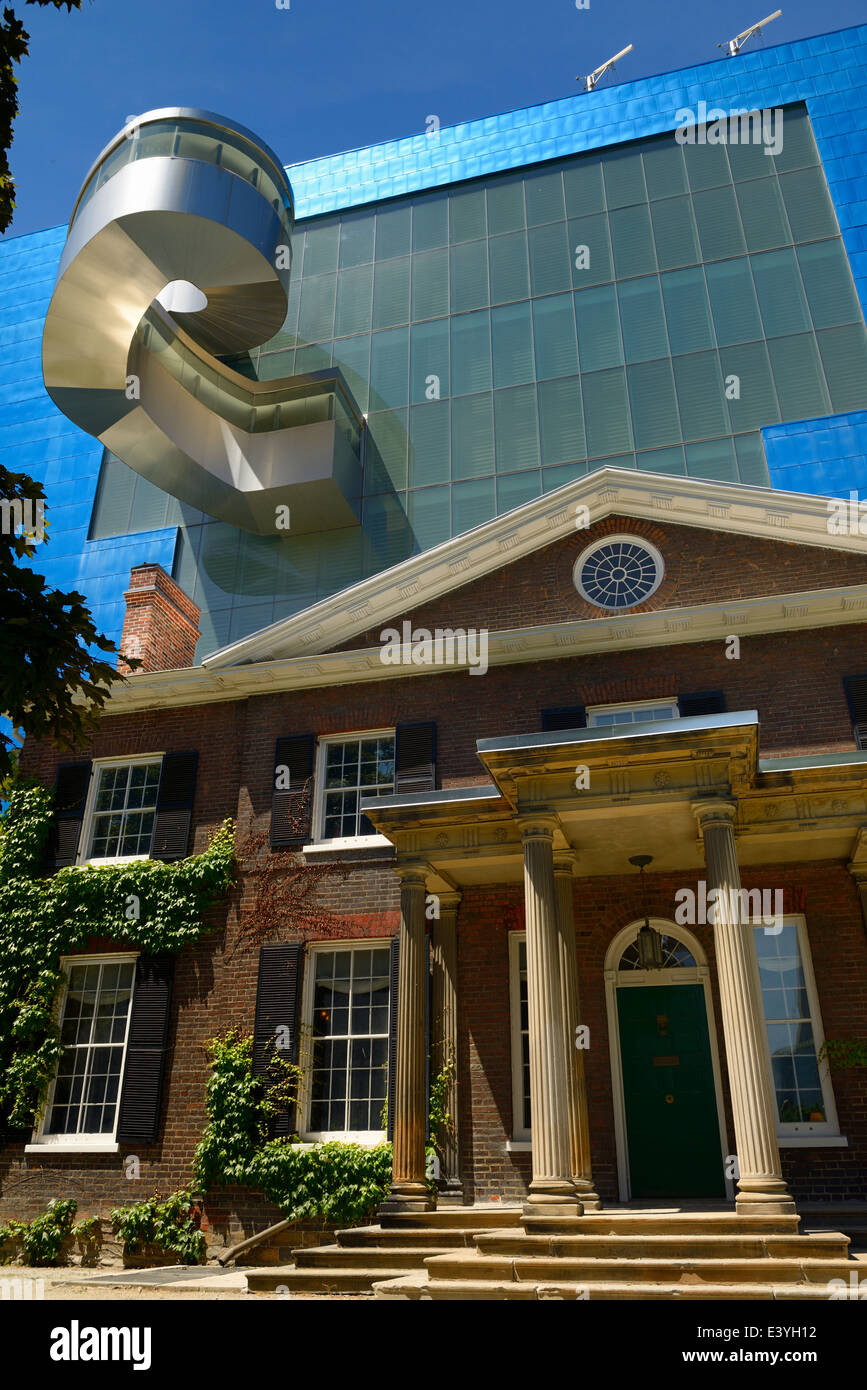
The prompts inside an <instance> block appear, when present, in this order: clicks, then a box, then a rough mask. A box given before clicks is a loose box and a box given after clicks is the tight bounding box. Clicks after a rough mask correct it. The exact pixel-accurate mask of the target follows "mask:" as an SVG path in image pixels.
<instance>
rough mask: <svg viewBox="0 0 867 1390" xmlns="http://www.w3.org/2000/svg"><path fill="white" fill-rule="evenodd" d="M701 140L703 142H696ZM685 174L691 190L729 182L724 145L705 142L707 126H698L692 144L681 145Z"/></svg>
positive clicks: (714, 186) (729, 176)
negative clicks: (694, 140) (694, 141)
mask: <svg viewBox="0 0 867 1390" xmlns="http://www.w3.org/2000/svg"><path fill="white" fill-rule="evenodd" d="M701 140H703V143H701V144H699V143H698V142H699V141H701ZM681 149H682V150H683V157H684V162H685V164H686V176H687V178H688V179H689V186H690V188H691V189H692V190H693V192H695V191H696V189H700V188H717V187H719V185H720V184H726V183H731V174H730V173H729V162H728V160H727V158H726V152H725V146H724V145H709V144H707V126H699V127H698V129H697V131H696V143H695V144H694V145H682V146H681Z"/></svg>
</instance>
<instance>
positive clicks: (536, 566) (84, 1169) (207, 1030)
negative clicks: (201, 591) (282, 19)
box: [0, 519, 867, 1229]
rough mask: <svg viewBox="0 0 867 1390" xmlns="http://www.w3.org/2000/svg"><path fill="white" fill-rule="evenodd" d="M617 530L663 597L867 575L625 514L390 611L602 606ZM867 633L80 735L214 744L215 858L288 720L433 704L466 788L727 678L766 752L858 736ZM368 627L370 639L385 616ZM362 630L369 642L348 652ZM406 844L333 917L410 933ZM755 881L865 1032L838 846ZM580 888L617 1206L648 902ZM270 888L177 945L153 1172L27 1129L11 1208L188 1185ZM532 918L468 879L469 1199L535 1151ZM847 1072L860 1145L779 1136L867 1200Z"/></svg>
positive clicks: (464, 978) (616, 891) (379, 932)
mask: <svg viewBox="0 0 867 1390" xmlns="http://www.w3.org/2000/svg"><path fill="white" fill-rule="evenodd" d="M614 530H628V531H631V532H634V533H636V534H640V535H644V536H646V537H647V538H648V539H651V540H653V541H654V543H655V544H657V545H658V546H659V547H660V548H661V549H662V550H663V551H664V553H665V556H666V563H667V578H666V580H665V581H664V583H663V585H662V586H661V588H660V589H659V591H658V592H657V594H656V595H654V597H653V598H652V599H651V601H650V604H649V605H648V606H649V607H659V606H673V607H680V606H683V605H686V604H692V603H700V602H705V601H711V600H719V599H722V598H725V597H730V598H732V599H734V598H737V597H745V596H756V595H762V594H769V593H784V592H792V591H796V590H799V589H822V588H833V587H845V586H846V585H848V584H856V583H861V582H865V581H867V557H864V556H854V555H840V554H838V553H833V552H826V551H823V550H820V549H818V548H811V547H807V546H790V545H786V544H784V543H782V542H775V541H756V540H752V539H746V538H739V537H732V536H729V535H726V536H723V535H719V534H715V533H713V532H711V531H702V530H699V529H694V528H684V527H676V528H675V527H670V526H658V525H655V524H651V523H648V522H638V521H630V520H622V519H621V520H617V519H614V520H612V521H610V522H605V523H603V524H602V525H601V526H597V527H595V528H593V530H592V531H590V532H583V533H578V534H576V536H575V537H574V538H570V539H569V540H568V541H562V542H558V543H556V544H555V545H552V546H548V547H546V548H545V549H543V550H541V551H539V552H537V553H536V554H535V555H533V556H530V557H527V558H525V559H523V560H519V561H517V562H515V563H514V564H512V565H511V566H509V567H508V569H507V570H504V571H500V572H498V573H497V574H495V575H493V576H490V577H489V578H488V579H485V580H479V581H477V582H475V583H473V584H470V585H466V586H465V587H464V588H463V589H458V590H456V591H455V592H454V593H453V594H452V595H450V596H449V597H448V598H443V599H439V600H437V601H436V602H434V603H431V604H428V605H425V606H423V607H420V608H419V609H417V610H416V611H414V612H412V613H410V614H406V615H400V616H395V618H394V619H392V620H391V621H393V622H394V623H396V624H399V622H400V621H401V620H402V617H403V616H406V617H409V618H411V620H412V622H413V623H414V625H421V626H427V627H434V626H437V625H448V626H451V627H457V626H462V625H463V626H474V627H480V626H488V627H489V628H491V629H496V628H504V627H512V626H518V625H524V624H530V623H534V622H536V623H545V624H547V623H551V622H554V621H562V620H568V619H575V618H582V617H586V616H589V613H588V611H586V609H587V606H586V605H585V604H584V603H583V600H581V599H580V598H579V596H578V595H577V593H576V591H575V589H574V586H573V585H572V581H571V570H572V565H573V564H574V560H575V558H576V557H577V555H578V553H579V552H580V550H581V549H582V548H583V546H584V545H586V544H587V543H588V542H589V541H590V540H592V539H595V538H596V537H597V536H598V535H599V534H601V533H605V532H607V531H614ZM166 580H167V576H165V575H164V574H163V573H162V571H159V569H158V567H153V566H151V567H142V568H140V569H139V570H137V571H134V572H133V580H132V585H131V589H130V592H129V594H128V600H129V603H130V610H129V617H128V625H126V626H125V628H124V636H125V639H126V637H127V633H128V632H129V633H130V634H133V633H135V634H137V635H138V636H139V637H140V638H141V641H142V644H143V648H142V649H143V651H145V652H146V653H147V656H146V659H147V662H148V669H152V670H156V669H166V668H169V667H172V666H175V665H184V664H189V662H190V661H191V659H192V648H191V647H190V643H191V642H192V643H193V645H194V642H195V635H194V634H195V624H196V621H197V611H196V610H195V607H194V605H192V604H191V603H190V602H189V600H186V599H185V598H184V596H183V595H182V594H181V593H180V590H177V586H175V585H173V582H172V581H170V580H169V581H168V585H170V586H171V588H169V587H167V584H166V582H165V581H166ZM175 591H176V592H175ZM145 595H147V597H146V598H145ZM178 595H180V598H178ZM181 599H184V602H183V603H182V602H181V601H180V600H181ZM170 610H171V611H170ZM592 611H593V615H594V616H598V614H597V613H596V612H595V610H592ZM194 615H195V616H194ZM167 632H168V634H169V635H168V637H166V633H167ZM865 637H867V625H862V624H858V625H849V626H841V627H828V628H825V629H821V630H807V631H798V632H783V633H778V634H772V635H767V636H761V637H746V638H744V639H743V640H742V643H741V653H740V658H739V659H738V660H729V659H727V657H726V649H725V644H724V643H723V642H717V643H712V642H705V643H700V644H682V645H674V646H666V647H657V648H654V649H649V650H641V651H617V650H612V651H610V652H605V653H600V654H597V655H590V656H584V657H565V658H562V659H560V660H556V661H548V662H544V663H541V662H531V663H518V664H515V665H512V666H496V667H492V668H491V669H490V670H489V671H488V673H487V675H486V676H485V678H484V680H483V681H482V680H481V679H473V678H472V677H470V676H468V675H467V673H465V672H464V673H457V672H449V671H444V672H442V673H441V674H433V675H431V674H424V675H413V676H412V677H411V678H405V679H391V680H383V681H377V682H370V683H364V684H359V685H356V686H354V687H353V686H342V687H338V688H316V689H307V690H289V691H282V692H274V693H267V694H262V695H257V696H253V697H250V698H248V699H243V700H224V701H221V702H215V703H211V704H206V705H202V706H194V707H178V708H165V709H162V710H153V711H149V712H147V711H146V712H144V713H141V712H139V713H135V714H134V715H131V714H124V713H118V714H111V713H110V712H109V713H108V714H107V715H106V716H104V717H103V720H102V724H101V727H100V729H99V731H98V733H97V734H96V736H95V738H94V740H93V743H92V746H91V748H90V749H89V750H87V751H88V755H89V756H93V757H122V756H127V755H133V754H142V753H147V752H151V751H153V750H155V749H160V750H162V751H164V752H172V751H183V750H189V749H197V750H198V753H199V764H198V778H197V783H196V793H195V802H194V808H193V833H192V837H191V844H190V849H191V851H201V850H202V849H203V848H204V847H205V845H206V844H207V842H208V840H209V838H210V836H211V835H212V834H213V832H214V831H215V830H216V828H217V827H218V826H219V825H220V823H221V822H222V821H223V820H224V818H225V817H227V816H231V817H233V818H234V819H235V820H236V822H237V828H238V843H239V844H242V843H243V842H244V840H245V838H246V837H247V836H248V835H249V834H250V833H255V832H261V831H264V830H267V828H268V824H269V815H270V804H271V791H272V776H273V765H274V748H275V741H276V739H277V738H278V737H282V736H286V735H290V734H299V733H312V734H315V735H317V736H321V735H325V734H330V733H341V732H349V731H356V730H358V731H360V730H365V729H373V728H389V727H394V726H397V725H399V724H402V723H404V722H412V721H427V720H433V721H435V722H436V724H437V730H438V736H437V773H438V785H440V786H441V787H443V788H450V787H460V786H462V785H472V784H477V783H480V782H484V781H486V780H487V775H486V773H485V772H484V769H483V768H482V767H481V766H480V764H479V761H478V758H477V756H476V750H475V745H476V740H477V739H480V738H485V737H493V736H495V735H503V734H523V733H533V732H538V730H539V729H540V726H541V720H540V712H541V710H542V709H543V708H544V707H548V706H571V705H576V704H584V705H591V704H594V703H610V702H620V701H626V700H636V701H637V700H646V699H651V698H655V697H666V696H667V697H672V696H675V695H677V694H678V693H682V692H684V691H703V690H722V691H723V692H724V694H725V699H726V706H727V708H728V709H729V710H731V711H735V710H745V709H757V710H758V712H759V716H760V722H761V736H760V738H761V752H762V755H763V756H768V755H772V754H795V753H799V754H805V753H819V752H845V751H851V750H852V749H853V747H854V742H853V733H852V725H851V719H850V715H849V711H848V708H847V704H846V699H845V695H844V688H843V678H844V676H846V675H849V674H852V673H854V672H858V671H860V670H862V669H863V666H864V655H863V654H864V644H865ZM369 640H370V642H371V643H372V644H375V643H376V642H377V641H378V632H377V633H374V634H371V635H370V639H369ZM364 644H365V642H364V640H363V639H355V640H354V641H353V642H352V643H350V644H348V645H351V646H353V647H359V646H362V645H364ZM154 662H156V663H157V664H152V663H154ZM68 756H69V755H68V754H62V753H60V752H58V751H57V750H56V749H55V748H53V747H52V746H50V745H49V744H47V743H41V744H39V743H28V744H27V745H26V747H25V750H24V754H23V758H22V763H23V768H24V771H25V772H26V773H28V774H31V775H36V776H38V777H40V778H41V779H42V780H44V781H45V782H46V783H47V784H49V785H52V784H53V781H54V774H55V769H56V767H57V765H58V764H59V763H60V762H63V761H65V760H66V759H67V758H68ZM390 859H391V853H390V851H382V850H379V851H372V852H368V853H367V854H366V855H364V854H356V855H353V854H352V853H348V854H347V855H345V856H342V862H343V867H344V869H345V874H334V875H332V876H330V877H326V878H324V879H323V880H322V884H321V887H320V890H319V900H320V902H321V905H322V906H323V907H324V908H326V909H327V910H328V911H329V912H331V913H334V914H337V916H338V917H339V918H340V920H341V929H342V931H343V934H344V936H345V938H346V939H359V938H362V937H366V936H376V937H386V936H389V935H391V934H392V933H393V932H394V931H395V929H396V927H397V921H398V896H399V895H398V881H397V878H396V876H395V875H394V873H393V871H392V869H391V867H390ZM247 867H249V866H247ZM680 877H681V879H682V876H680ZM743 881H744V886H745V887H747V888H750V887H763V886H773V887H780V886H783V887H784V888H785V890H786V893H787V895H788V896H787V907H788V908H789V909H790V910H797V911H799V912H803V913H804V914H805V917H806V922H807V927H808V932H809V939H810V945H811V950H812V960H813V967H814V970H815V975H816V982H817V988H818V994H819V1001H820V1006H821V1010H822V1015H823V1022H824V1028H825V1033H826V1035H827V1036H828V1037H829V1038H854V1037H859V1036H860V1037H863V1036H864V1035H865V1030H867V931H865V923H864V920H863V916H862V912H861V907H860V903H859V899H858V894H857V891H856V887H855V884H854V881H853V879H852V877H851V876H850V874H849V873H847V871H846V867H845V863H844V862H838V861H830V860H823V861H820V862H813V863H803V864H798V865H792V864H786V865H782V866H780V867H777V868H774V867H763V868H762V869H761V870H760V871H759V870H755V871H748V870H745V871H744V875H743ZM678 886H680V881H679V880H678V879H677V876H673V875H667V876H665V875H651V876H650V877H649V880H648V888H649V892H650V902H649V910H650V912H651V914H655V915H658V916H660V917H666V918H671V917H672V915H673V907H674V903H673V895H674V892H675V889H676V887H678ZM574 896H575V922H576V933H577V943H578V963H579V972H580V980H581V992H582V1003H583V1008H584V1016H585V1021H586V1022H587V1024H588V1025H589V1028H590V1036H591V1046H590V1050H589V1052H588V1054H587V1060H586V1069H587V1085H588V1095H589V1119H590V1133H591V1141H592V1147H593V1167H594V1177H595V1179H596V1182H597V1185H598V1190H599V1192H600V1194H601V1195H602V1196H603V1198H605V1199H607V1200H612V1199H615V1198H616V1196H617V1180H616V1152H615V1139H614V1127H613V1097H612V1074H611V1066H610V1058H609V1051H608V1019H607V1016H606V1002H605V990H604V980H603V970H604V962H605V955H606V951H607V949H608V947H609V945H610V942H611V940H612V938H613V937H614V936H615V935H616V933H617V932H618V931H619V930H620V928H621V927H623V926H625V925H627V924H628V923H630V922H632V921H634V920H636V919H637V918H638V917H640V916H641V914H642V907H641V900H640V897H639V892H638V885H637V880H636V879H635V877H626V876H624V877H622V878H620V877H618V878H614V877H587V878H579V879H578V880H577V881H576V883H575V889H574ZM254 900H255V888H254V883H253V881H252V879H251V878H250V877H249V875H247V876H246V877H245V876H243V875H242V880H241V884H240V885H239V887H238V888H237V889H236V890H235V891H234V892H233V894H232V896H231V898H230V900H229V902H228V904H227V905H226V906H223V907H219V908H216V909H213V910H212V912H211V913H210V916H209V921H210V923H211V925H212V930H211V931H210V932H209V933H208V934H207V935H205V936H204V937H202V938H201V939H200V941H199V942H198V944H197V945H196V946H195V947H193V948H190V949H187V950H185V951H184V952H183V953H182V954H181V956H180V957H179V959H178V963H177V970H176V976H175V992H174V1001H173V1015H172V1025H171V1036H170V1045H171V1053H170V1057H169V1063H168V1071H167V1079H166V1087H165V1092H164V1098H163V1120H162V1124H161V1129H160V1138H159V1141H158V1142H157V1143H156V1144H154V1145H153V1146H150V1147H149V1148H147V1149H146V1150H144V1151H142V1152H141V1153H140V1154H139V1157H140V1159H141V1177H140V1180H138V1181H136V1182H131V1181H128V1180H126V1179H125V1178H124V1176H123V1172H122V1158H123V1155H122V1154H121V1155H119V1156H115V1155H110V1156H91V1157H86V1158H85V1157H81V1156H76V1155H54V1156H47V1155H46V1156H44V1157H43V1156H42V1155H26V1156H25V1155H24V1153H23V1151H22V1146H20V1145H19V1146H12V1147H10V1148H8V1149H7V1150H6V1151H4V1152H0V1181H2V1198H0V1217H2V1216H3V1215H5V1214H13V1213H14V1214H16V1215H22V1214H32V1213H33V1212H35V1211H36V1210H38V1209H41V1207H42V1206H44V1203H45V1201H46V1200H47V1199H48V1198H49V1197H52V1196H57V1195H62V1196H70V1197H76V1198H78V1200H79V1202H80V1204H81V1207H82V1214H89V1213H90V1211H91V1210H92V1211H99V1212H100V1213H101V1214H105V1213H106V1212H107V1211H108V1210H109V1209H110V1208H111V1207H112V1206H114V1205H116V1204H118V1203H123V1202H128V1201H131V1200H135V1199H136V1198H139V1197H143V1196H145V1195H147V1194H149V1193H151V1192H152V1191H153V1190H154V1189H159V1190H160V1191H162V1192H168V1191H170V1190H172V1189H173V1188H174V1187H176V1186H177V1185H178V1184H179V1183H183V1182H187V1181H188V1180H189V1172H190V1168H189V1165H190V1160H191V1157H192V1153H193V1150H194V1148H195V1145H196V1142H197V1140H198V1138H199V1136H200V1134H201V1130H202V1126H203V1123H204V1118H205V1110H204V1089H205V1080H206V1067H205V1060H204V1052H203V1047H204V1044H205V1042H206V1041H207V1040H208V1039H209V1038H210V1037H212V1036H214V1035H215V1034H219V1033H222V1032H224V1031H226V1030H227V1029H228V1028H230V1027H241V1028H244V1029H246V1030H250V1029H251V1028H252V1023H253V1013H254V1006H255V995H256V979H257V965H258V952H257V949H256V948H253V947H250V946H249V945H247V944H245V943H244V942H243V941H242V940H240V935H241V931H242V928H243V927H244V925H245V923H246V922H247V921H248V919H249V917H250V915H251V913H252V911H253V903H254ZM521 911H522V908H521V890H520V888H519V886H517V885H515V886H511V885H507V884H497V883H492V884H486V885H482V886H479V887H471V888H467V889H465V890H464V896H463V900H462V902H461V906H460V909H459V913H458V999H459V1010H460V1028H459V1036H460V1040H461V1044H460V1046H461V1051H460V1055H459V1059H458V1060H459V1078H460V1130H461V1144H462V1150H463V1163H462V1178H463V1181H464V1186H465V1192H466V1194H467V1195H468V1196H469V1197H470V1198H472V1199H475V1200H484V1201H486V1200H489V1199H497V1198H498V1199H501V1200H504V1199H515V1198H517V1197H519V1196H520V1195H522V1194H523V1192H524V1190H525V1185H526V1180H527V1175H528V1171H529V1154H527V1153H524V1152H514V1153H508V1152H507V1151H506V1141H507V1140H508V1139H509V1138H510V1136H511V1134H512V1127H513V1117H512V1059H511V1031H510V1009H509V974H508V937H509V932H510V930H515V929H516V928H518V927H519V926H520V923H521ZM692 930H694V933H695V935H696V936H697V937H698V938H699V940H700V942H701V944H702V946H703V948H704V950H705V952H706V956H707V960H708V964H709V966H710V978H711V981H712V987H713V996H714V1018H713V1021H712V1022H713V1026H714V1028H715V1031H716V1036H717V1039H718V1043H719V1049H720V1054H721V1062H722V1077H723V1094H724V1097H725V1101H724V1103H725V1109H726V1126H727V1135H728V1141H729V1144H730V1151H732V1152H733V1150H734V1136H733V1130H732V1123H731V1115H730V1113H729V1104H728V1096H727V1088H726V1083H725V1053H724V1043H723V1038H722V1030H721V1026H720V1015H719V1001H718V998H717V989H716V977H715V969H714V956H713V929H712V928H711V927H701V926H699V927H696V928H694V929H692ZM834 1089H835V1096H836V1102H837V1107H838V1111H839V1119H840V1131H841V1134H842V1135H844V1136H846V1138H847V1140H848V1147H834V1148H814V1149H787V1148H784V1149H783V1151H782V1158H783V1166H784V1174H785V1176H786V1177H787V1178H788V1180H789V1181H790V1183H791V1185H792V1188H793V1191H794V1194H795V1196H796V1198H799V1199H801V1200H803V1199H805V1198H810V1199H817V1200H824V1199H828V1200H843V1199H855V1198H860V1199H861V1200H864V1199H867V1181H865V1168H867V1076H865V1070H864V1068H856V1069H854V1070H851V1071H841V1072H835V1074H834ZM219 1211H220V1213H221V1215H220V1218H219V1219H220V1220H223V1221H225V1222H229V1223H233V1224H234V1226H235V1227H236V1228H237V1227H238V1226H239V1225H242V1226H244V1227H245V1228H247V1229H249V1228H257V1227H259V1226H262V1225H265V1224H267V1221H268V1219H269V1217H271V1216H273V1211H272V1209H270V1208H269V1207H268V1206H267V1204H265V1203H264V1202H259V1201H258V1200H257V1199H256V1198H255V1196H254V1195H253V1194H238V1193H234V1194H233V1193H227V1194H223V1196H222V1197H221V1198H220V1204H219Z"/></svg>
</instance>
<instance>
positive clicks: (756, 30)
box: [717, 10, 783, 58]
mask: <svg viewBox="0 0 867 1390" xmlns="http://www.w3.org/2000/svg"><path fill="white" fill-rule="evenodd" d="M782 13H783V11H782V10H774V13H773V14H769V15H768V16H767V18H766V19H760V20H759V22H758V24H751V25H750V27H749V29H745V30H744V31H743V33H742V34H737V35H736V36H735V37H734V38H733V39H729V41H728V43H718V44H717V48H724V49H725V50H726V57H728V58H734V57H735V56H736V55H737V54H738V53H740V51H741V49H742V48H743V46H744V44H745V43H746V42H747V40H748V39H751V38H752V37H753V34H760V33H761V32H762V25H763V24H770V22H771V20H772V19H779V17H780V15H781V14H782Z"/></svg>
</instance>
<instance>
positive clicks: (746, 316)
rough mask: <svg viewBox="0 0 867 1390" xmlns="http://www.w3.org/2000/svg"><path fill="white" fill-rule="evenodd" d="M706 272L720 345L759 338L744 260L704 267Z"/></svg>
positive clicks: (748, 269)
mask: <svg viewBox="0 0 867 1390" xmlns="http://www.w3.org/2000/svg"><path fill="white" fill-rule="evenodd" d="M705 275H706V277H707V289H708V294H709V295H710V303H711V309H712V311H713V319H714V324H715V327H716V336H717V342H718V343H719V344H720V347H723V346H728V344H729V343H747V342H750V341H751V340H752V339H754V338H760V337H761V336H762V325H761V320H760V319H759V306H758V304H757V303H756V295H755V291H754V289H753V279H752V276H751V275H750V268H749V265H748V264H747V262H746V260H737V261H723V262H722V263H721V264H720V265H709V266H706V267H705Z"/></svg>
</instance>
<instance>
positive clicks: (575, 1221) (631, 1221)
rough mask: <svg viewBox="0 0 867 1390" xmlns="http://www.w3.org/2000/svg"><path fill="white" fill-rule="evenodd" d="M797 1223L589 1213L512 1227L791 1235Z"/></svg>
mask: <svg viewBox="0 0 867 1390" xmlns="http://www.w3.org/2000/svg"><path fill="white" fill-rule="evenodd" d="M799 1222H800V1217H799V1216H797V1215H795V1216H742V1215H741V1214H740V1212H734V1211H711V1212H703V1211H701V1212H698V1211H696V1212H689V1211H673V1212H644V1211H615V1212H606V1211H593V1212H585V1213H584V1215H583V1216H525V1217H523V1219H522V1220H520V1221H519V1222H516V1223H515V1224H516V1225H520V1226H521V1227H523V1228H525V1229H526V1230H527V1231H530V1232H534V1233H535V1232H538V1233H540V1234H547V1233H549V1232H550V1233H551V1234H558V1233H560V1232H562V1233H563V1234H564V1235H568V1234H571V1233H574V1234H578V1233H579V1232H580V1233H586V1234H588V1235H638V1234H642V1235H687V1234H689V1235H715V1234H723V1233H725V1232H732V1233H733V1232H738V1233H744V1234H747V1233H750V1234H752V1233H757V1234H759V1235H795V1234H797V1232H798V1229H799Z"/></svg>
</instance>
